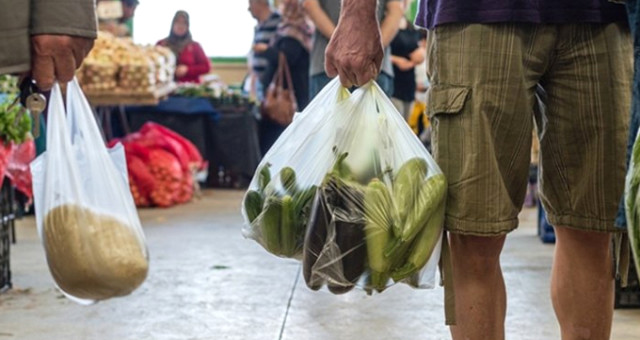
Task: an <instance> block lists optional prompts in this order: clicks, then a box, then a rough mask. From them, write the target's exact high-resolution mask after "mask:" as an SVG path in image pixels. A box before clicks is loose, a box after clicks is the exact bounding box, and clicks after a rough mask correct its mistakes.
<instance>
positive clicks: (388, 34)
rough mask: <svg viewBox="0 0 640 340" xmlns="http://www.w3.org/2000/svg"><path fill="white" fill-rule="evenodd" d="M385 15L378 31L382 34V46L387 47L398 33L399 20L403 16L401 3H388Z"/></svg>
mask: <svg viewBox="0 0 640 340" xmlns="http://www.w3.org/2000/svg"><path fill="white" fill-rule="evenodd" d="M386 10H387V15H386V16H385V17H384V20H383V21H382V24H381V26H380V30H381V32H382V46H384V47H387V46H389V44H391V40H393V38H394V37H395V36H396V34H397V33H398V29H399V28H400V20H402V16H403V15H404V7H403V5H402V1H390V2H388V3H387V8H386Z"/></svg>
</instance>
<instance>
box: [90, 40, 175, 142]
mask: <svg viewBox="0 0 640 340" xmlns="http://www.w3.org/2000/svg"><path fill="white" fill-rule="evenodd" d="M175 63H176V59H175V56H174V55H173V53H172V52H171V50H169V49H167V48H165V47H161V46H140V45H136V44H134V43H133V42H132V41H131V40H130V39H126V38H116V37H114V36H113V35H111V34H110V33H105V32H100V33H99V35H98V39H96V42H95V46H94V48H93V50H91V53H90V54H89V56H87V59H86V60H85V61H84V63H83V64H82V67H81V68H80V69H79V70H78V73H77V76H78V79H79V81H80V83H81V84H82V89H83V91H84V93H85V95H86V97H87V99H88V100H89V102H90V103H91V105H92V106H93V107H94V109H95V111H96V113H97V115H98V119H99V120H100V121H101V122H102V125H103V127H104V130H105V131H104V133H105V136H106V137H107V138H112V137H113V131H112V129H111V127H112V123H111V121H112V117H111V115H112V114H114V113H118V114H119V116H120V122H121V123H124V122H126V120H125V119H123V118H124V114H125V112H124V107H125V106H126V105H157V104H158V103H159V102H160V101H161V100H163V99H166V98H167V96H168V95H169V94H170V93H171V92H172V91H174V90H175V89H176V84H175V83H174V82H173V74H174V72H175ZM123 129H124V130H125V133H128V132H130V131H129V127H128V126H126V125H124V126H123Z"/></svg>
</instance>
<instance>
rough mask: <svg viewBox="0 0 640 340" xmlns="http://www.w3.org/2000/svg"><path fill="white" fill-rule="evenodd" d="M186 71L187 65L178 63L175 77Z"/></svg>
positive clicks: (187, 70) (187, 69)
mask: <svg viewBox="0 0 640 340" xmlns="http://www.w3.org/2000/svg"><path fill="white" fill-rule="evenodd" d="M187 72H189V67H187V65H178V67H176V77H183V76H184V75H186V74H187Z"/></svg>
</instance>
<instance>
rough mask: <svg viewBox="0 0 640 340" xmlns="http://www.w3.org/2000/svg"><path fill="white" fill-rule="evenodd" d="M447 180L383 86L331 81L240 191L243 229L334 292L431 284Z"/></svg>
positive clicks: (310, 279) (314, 283) (309, 278)
mask: <svg viewBox="0 0 640 340" xmlns="http://www.w3.org/2000/svg"><path fill="white" fill-rule="evenodd" d="M446 186H447V184H446V180H445V178H444V175H443V174H442V172H441V170H440V169H439V168H438V166H437V165H436V163H435V161H434V160H433V158H432V157H431V156H430V155H429V153H428V152H427V150H426V149H425V148H424V147H423V146H422V144H421V143H420V141H419V140H418V138H417V137H416V136H415V134H414V133H413V132H412V131H411V129H410V128H409V126H408V125H407V124H406V122H405V121H404V119H403V118H402V116H401V115H400V114H399V113H398V112H397V111H396V109H395V108H394V106H393V104H392V103H391V101H390V100H389V99H388V98H387V97H386V96H385V95H384V93H383V92H382V90H381V89H380V87H379V86H378V85H377V84H375V83H370V84H368V85H366V86H364V87H362V88H360V89H358V90H356V91H354V92H353V93H352V94H350V93H349V92H348V91H347V90H346V89H344V88H342V87H341V86H340V83H339V82H338V80H337V79H336V80H333V81H332V82H331V83H330V84H329V85H327V86H326V87H325V88H324V89H323V90H322V92H321V93H320V94H319V95H318V96H317V97H316V98H315V99H314V100H313V101H312V102H311V104H310V105H309V106H308V108H307V109H306V110H304V112H302V113H299V114H297V115H296V116H295V117H294V120H293V123H292V124H291V125H290V126H289V127H288V128H287V129H286V130H285V131H284V132H283V134H282V135H281V137H280V138H279V139H278V140H277V141H276V143H275V144H274V145H273V147H272V148H271V149H270V150H269V152H268V153H267V154H266V155H265V157H264V158H263V160H262V162H261V163H260V165H259V167H258V170H257V171H256V174H255V176H254V178H253V180H252V182H251V184H250V187H249V190H248V192H247V193H246V195H245V198H244V202H243V209H242V214H243V216H244V218H245V228H244V230H243V234H244V235H245V237H248V238H251V239H253V240H255V241H257V242H258V243H260V244H261V245H262V246H263V247H264V248H265V249H266V250H267V251H269V252H270V253H272V254H275V255H277V256H281V257H290V258H295V259H299V260H302V264H303V274H304V278H305V282H306V283H307V286H308V287H310V288H311V289H314V290H316V289H320V288H321V287H322V286H324V285H327V286H328V288H329V290H330V291H331V292H333V293H336V294H340V293H344V292H347V291H349V290H351V289H352V288H353V287H355V286H359V287H362V288H364V289H365V290H367V291H368V292H372V291H373V290H376V291H383V290H384V289H385V288H386V287H388V286H389V285H391V284H393V282H403V283H407V284H410V285H411V286H413V287H419V288H433V287H434V286H435V275H436V272H437V265H438V261H439V258H440V249H441V243H442V230H443V228H442V225H443V220H444V204H445V196H446Z"/></svg>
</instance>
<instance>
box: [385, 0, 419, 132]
mask: <svg viewBox="0 0 640 340" xmlns="http://www.w3.org/2000/svg"><path fill="white" fill-rule="evenodd" d="M404 7H405V10H406V9H407V8H408V7H409V0H404ZM421 38H422V37H421V34H420V32H418V31H417V30H416V29H415V28H414V27H413V24H411V23H410V22H409V21H408V20H407V17H406V16H403V17H402V19H401V20H400V30H398V34H396V37H395V38H393V40H392V41H391V63H392V64H393V75H394V77H393V96H392V98H391V101H392V102H393V105H395V107H396V108H397V109H398V112H400V114H402V116H403V117H404V119H405V120H408V119H409V115H410V114H411V111H412V110H413V103H414V101H415V98H416V72H415V70H416V66H418V65H420V64H421V63H423V62H424V60H425V58H424V54H425V53H424V49H423V48H421V47H420V40H421Z"/></svg>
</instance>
